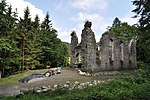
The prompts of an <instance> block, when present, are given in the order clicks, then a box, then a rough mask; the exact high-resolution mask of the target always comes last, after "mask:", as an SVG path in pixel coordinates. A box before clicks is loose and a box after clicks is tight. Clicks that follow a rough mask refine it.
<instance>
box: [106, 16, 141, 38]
mask: <svg viewBox="0 0 150 100" xmlns="http://www.w3.org/2000/svg"><path fill="white" fill-rule="evenodd" d="M109 33H114V34H115V35H117V36H118V37H119V38H122V39H125V40H130V39H132V38H134V39H136V38H137V33H138V27H137V26H136V25H129V24H128V23H127V22H121V21H120V20H119V18H117V17H116V18H115V19H114V21H113V24H112V26H109V27H108V28H107V31H106V32H105V33H104V34H109Z"/></svg>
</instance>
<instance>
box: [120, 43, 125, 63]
mask: <svg viewBox="0 0 150 100" xmlns="http://www.w3.org/2000/svg"><path fill="white" fill-rule="evenodd" d="M123 47H124V45H123V42H122V41H121V43H120V49H121V60H122V61H123V60H124V51H123Z"/></svg>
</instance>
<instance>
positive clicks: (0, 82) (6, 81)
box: [0, 73, 25, 85]
mask: <svg viewBox="0 0 150 100" xmlns="http://www.w3.org/2000/svg"><path fill="white" fill-rule="evenodd" d="M24 77H25V74H24V73H20V74H17V75H13V76H9V77H6V78H2V79H0V85H3V84H12V83H17V82H18V80H20V79H21V78H24Z"/></svg>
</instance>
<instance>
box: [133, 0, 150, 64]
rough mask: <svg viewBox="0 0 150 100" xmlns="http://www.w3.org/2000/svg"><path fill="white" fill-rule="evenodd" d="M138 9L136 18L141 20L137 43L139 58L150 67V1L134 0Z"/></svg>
mask: <svg viewBox="0 0 150 100" xmlns="http://www.w3.org/2000/svg"><path fill="white" fill-rule="evenodd" d="M133 5H135V6H136V8H135V9H134V10H133V12H134V13H135V14H136V15H135V16H134V17H135V18H139V21H138V22H139V26H140V27H139V31H140V32H139V33H138V41H137V57H138V60H139V61H143V62H144V63H147V64H149V65H150V52H149V51H150V0H134V1H133Z"/></svg>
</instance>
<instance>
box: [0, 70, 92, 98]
mask: <svg viewBox="0 0 150 100" xmlns="http://www.w3.org/2000/svg"><path fill="white" fill-rule="evenodd" d="M91 80H94V79H93V77H86V76H81V75H79V74H78V72H77V70H73V69H69V68H68V69H62V73H61V74H56V75H53V76H51V77H48V78H39V79H33V80H32V81H29V82H28V83H20V82H19V81H18V82H17V83H14V84H11V85H10V84H9V85H0V95H5V96H13V95H17V94H19V93H20V90H22V89H29V88H35V87H41V86H53V85H55V84H64V83H65V82H67V81H70V82H74V81H79V82H87V81H91Z"/></svg>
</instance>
